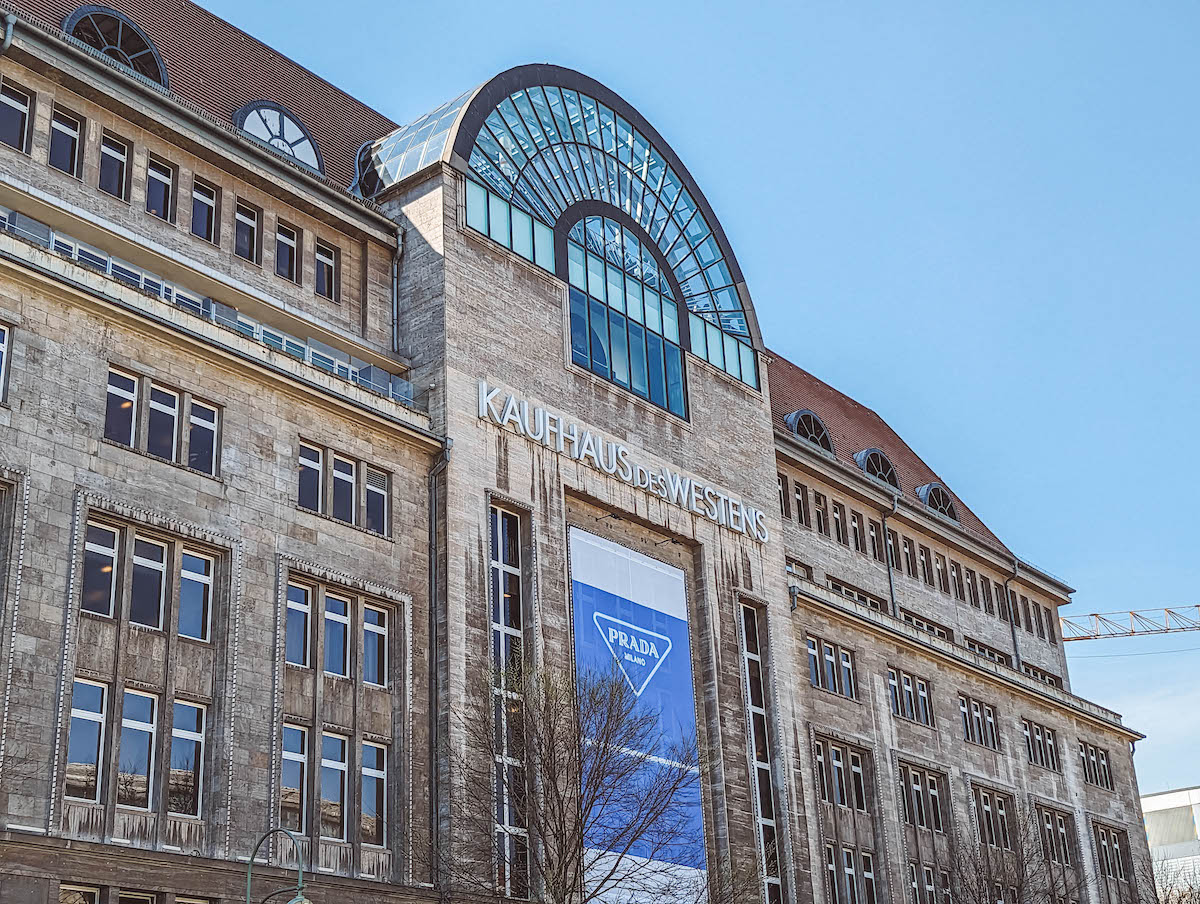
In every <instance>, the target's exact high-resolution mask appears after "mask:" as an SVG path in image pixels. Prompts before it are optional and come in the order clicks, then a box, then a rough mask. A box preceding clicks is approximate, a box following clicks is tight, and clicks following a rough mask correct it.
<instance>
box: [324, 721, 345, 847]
mask: <svg viewBox="0 0 1200 904" xmlns="http://www.w3.org/2000/svg"><path fill="white" fill-rule="evenodd" d="M348 746H349V742H348V741H347V740H346V739H345V738H343V737H341V736H339V735H334V734H322V735H321V837H322V838H332V839H333V840H334V841H345V840H346V754H347V747H348Z"/></svg>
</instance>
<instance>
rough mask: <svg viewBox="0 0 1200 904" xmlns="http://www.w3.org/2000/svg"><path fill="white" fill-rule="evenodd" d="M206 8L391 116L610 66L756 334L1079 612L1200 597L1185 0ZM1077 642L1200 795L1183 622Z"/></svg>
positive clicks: (1198, 328) (1193, 148) (1191, 663)
mask: <svg viewBox="0 0 1200 904" xmlns="http://www.w3.org/2000/svg"><path fill="white" fill-rule="evenodd" d="M205 4H206V5H207V6H208V7H209V8H210V9H212V10H214V11H215V12H217V13H218V14H220V15H222V16H225V17H226V18H228V19H230V20H231V21H233V22H234V23H235V24H237V25H238V26H240V27H242V28H244V29H246V30H247V31H249V32H250V33H252V34H254V35H256V36H257V37H260V38H262V39H263V40H265V41H266V42H267V43H269V44H271V45H273V46H275V47H277V48H279V49H280V50H282V51H283V52H285V53H287V54H288V55H290V56H292V57H293V58H295V59H296V60H298V61H299V62H301V63H302V64H304V65H307V66H309V67H310V68H312V69H314V70H316V71H317V72H318V73H320V74H321V75H323V76H325V77H326V78H328V79H330V80H331V81H333V82H334V83H335V84H337V85H339V86H340V87H342V88H343V89H345V90H347V91H349V92H350V93H351V94H353V95H356V96H357V97H360V98H362V99H363V100H364V101H366V102H367V103H369V104H371V105H373V106H374V107H376V108H377V109H379V110H381V111H382V112H384V113H385V114H387V115H388V116H390V117H391V118H392V119H395V120H396V121H398V122H405V121H408V120H410V119H413V118H416V117H417V116H419V115H421V114H423V113H425V112H427V111H428V110H430V109H432V108H433V107H434V106H436V105H437V104H439V103H441V102H442V101H444V100H448V99H450V98H451V97H454V96H456V95H457V94H459V93H460V92H462V91H463V90H465V89H466V88H468V87H471V86H473V85H475V84H478V83H480V82H483V81H485V80H486V79H487V78H488V77H490V76H491V75H493V74H495V73H497V72H499V71H501V70H503V69H506V68H508V67H510V66H513V65H516V64H519V63H527V62H553V63H558V64H561V65H565V66H569V67H571V68H574V69H579V70H581V71H583V72H585V73H587V74H589V75H591V76H593V77H595V78H597V79H598V80H600V81H601V82H603V83H605V84H607V85H608V86H609V87H611V88H613V89H614V90H615V91H617V93H619V94H621V95H622V96H624V97H625V98H626V99H627V100H629V101H630V102H631V103H633V104H634V106H636V107H637V108H638V109H639V110H641V112H642V113H643V114H644V115H645V116H646V117H647V118H648V119H649V120H650V122H652V123H653V124H654V125H655V126H656V127H657V128H658V130H659V131H660V132H661V133H662V134H663V136H664V137H665V138H666V139H667V140H668V141H669V142H670V143H671V145H672V146H673V147H674V148H675V150H676V151H677V152H678V153H679V155H680V156H681V157H682V158H683V160H684V162H685V163H686V164H687V165H688V167H689V168H690V169H691V172H692V174H693V176H694V177H695V178H696V180H697V182H698V183H699V184H700V185H701V187H702V188H703V189H704V191H705V193H706V194H707V196H708V199H709V201H710V202H711V203H712V205H713V207H714V208H715V210H716V211H717V215H718V217H720V219H721V221H722V223H723V225H724V227H725V231H726V232H727V233H728V235H729V238H730V241H731V242H732V244H733V247H734V249H735V251H736V252H737V254H738V257H739V260H740V261H741V264H742V268H743V270H744V271H745V274H746V277H747V280H748V282H749V285H750V290H751V293H752V296H753V298H754V300H755V304H756V307H757V310H758V316H759V320H760V322H761V324H762V327H763V331H764V333H765V334H766V335H767V337H768V340H767V341H768V343H769V344H770V345H771V346H772V347H774V348H775V349H777V350H778V351H780V352H781V353H783V354H785V355H787V356H788V357H789V358H791V359H792V360H794V361H796V362H798V363H799V364H801V365H802V366H803V367H805V368H807V369H809V370H811V371H812V372H814V373H816V374H817V375H818V376H820V377H821V378H823V379H825V380H827V381H829V382H830V383H832V384H833V385H835V386H837V387H838V388H839V389H841V390H843V391H845V392H847V393H849V394H850V395H852V396H853V397H855V398H856V399H858V400H859V401H861V402H863V403H864V404H867V405H870V406H871V407H873V408H874V409H875V410H876V411H878V412H879V413H880V414H881V415H882V416H883V417H884V418H885V419H886V420H887V421H889V422H890V423H891V424H892V426H893V427H895V428H896V430H897V431H898V432H899V433H900V434H901V435H902V436H904V437H905V438H906V439H907V440H908V442H909V443H910V444H911V445H912V446H913V447H914V448H915V449H916V450H917V452H918V453H919V454H921V455H922V456H923V457H924V458H925V459H926V460H927V461H928V462H929V464H930V465H931V466H932V467H933V468H934V469H935V470H937V471H938V472H939V473H940V474H941V475H942V477H943V478H944V479H945V480H946V482H947V483H948V484H949V485H950V486H951V487H952V488H953V489H954V490H955V492H957V493H958V494H959V495H960V496H961V497H962V498H963V499H964V500H966V502H967V503H968V504H969V505H970V506H971V507H972V508H973V509H974V510H975V511H976V512H977V513H978V514H979V515H980V516H981V517H982V518H983V519H984V521H986V522H987V523H988V525H989V526H990V527H991V528H992V529H993V530H994V531H995V532H996V533H997V534H998V535H999V536H1000V537H1001V538H1002V539H1004V540H1005V541H1006V542H1007V543H1008V544H1009V545H1010V546H1011V547H1012V548H1013V549H1014V550H1015V551H1016V552H1017V553H1018V554H1020V555H1022V556H1024V557H1026V558H1028V559H1029V560H1030V561H1032V562H1035V563H1037V564H1039V565H1041V566H1043V567H1045V568H1047V569H1049V570H1051V571H1053V572H1055V573H1057V574H1060V575H1062V576H1063V577H1064V578H1066V579H1067V580H1068V581H1069V582H1070V583H1071V584H1073V585H1074V586H1075V587H1077V588H1078V593H1077V594H1076V597H1075V598H1076V600H1077V602H1076V604H1075V605H1074V606H1073V607H1072V610H1071V611H1076V612H1095V611H1100V612H1107V611H1112V610H1124V609H1130V608H1148V607H1153V606H1158V605H1164V604H1185V603H1196V602H1200V594H1197V593H1196V591H1195V589H1194V588H1195V586H1196V584H1197V581H1198V579H1200V565H1198V564H1197V542H1198V541H1200V530H1198V528H1197V525H1198V524H1200V493H1198V492H1197V477H1198V475H1197V474H1196V473H1192V472H1191V468H1193V467H1195V466H1196V459H1197V456H1196V453H1195V452H1194V451H1192V450H1193V449H1194V447H1196V446H1197V444H1198V441H1200V435H1198V434H1200V426H1198V418H1200V404H1198V403H1197V387H1198V386H1200V364H1198V356H1197V353H1196V350H1195V343H1196V338H1197V335H1198V334H1200V313H1198V311H1200V304H1198V302H1200V288H1198V287H1200V228H1198V226H1200V223H1198V218H1200V178H1198V172H1197V169H1198V167H1197V162H1198V159H1200V158H1198V155H1197V149H1198V148H1200V116H1198V115H1197V100H1196V91H1197V87H1196V86H1197V85H1200V54H1197V53H1196V39H1197V35H1198V34H1200V5H1196V4H1194V3H1185V2H1176V3H1137V4H1123V3H1111V2H1090V3H1083V2H1074V3H1070V2H1064V3H1054V4H1046V3H1040V2H1033V0H1028V2H1021V0H1018V2H1012V3H999V4H980V3H968V4H964V3H940V4H928V3H920V2H910V3H902V4H899V3H870V2H863V3H833V2H825V3H817V4H813V3H776V4H761V5H760V4H755V3H727V4H723V5H721V6H717V5H711V6H710V5H706V4H698V3H682V2H657V3H645V2H640V3H630V2H606V3H604V4H599V5H597V4H594V3H593V4H575V3H548V2H547V3H540V2H538V3H534V2H520V0H514V2H509V3H499V4H497V3H476V2H459V3H436V4H435V3H394V4H393V3H383V2H379V0H374V2H364V0H342V2H339V3H337V4H333V5H330V4H328V3H315V2H311V0H300V2H299V3H296V4H292V5H291V6H289V7H288V12H287V14H286V15H280V13H279V8H278V6H277V5H276V4H267V3H261V2H260V3H246V2H238V3H234V2H231V0H205ZM1181 469H1182V470H1181ZM1184 472H1187V473H1184ZM1189 475H1190V476H1189ZM1068 649H1069V652H1070V654H1071V660H1072V669H1071V672H1072V676H1073V681H1074V687H1075V691H1076V692H1077V693H1080V694H1082V695H1084V696H1087V697H1090V698H1092V699H1095V700H1097V701H1098V702H1101V703H1104V704H1106V705H1109V706H1111V707H1113V708H1115V709H1117V710H1118V711H1120V712H1122V713H1123V714H1124V715H1125V717H1126V722H1127V724H1130V725H1132V726H1133V727H1135V728H1138V729H1140V730H1142V731H1144V732H1145V733H1147V734H1148V735H1149V736H1150V738H1149V739H1148V740H1147V741H1143V742H1141V743H1140V744H1139V745H1138V752H1137V757H1136V763H1137V767H1138V772H1139V777H1140V782H1141V787H1142V790H1143V792H1148V791H1156V790H1163V789H1165V788H1168V787H1178V786H1185V785H1197V784H1200V759H1198V758H1197V757H1196V755H1195V751H1194V745H1195V743H1196V741H1197V740H1200V682H1197V680H1196V672H1197V670H1198V669H1200V632H1196V633H1190V634H1187V633H1185V634H1178V635H1171V636H1166V637H1160V638H1149V639H1146V640H1138V641H1131V640H1122V641H1107V642H1103V643H1100V642H1088V643H1075V644H1072V645H1070V647H1069V648H1068ZM1172 651H1176V652H1172ZM1177 651H1187V652H1177ZM1130 654H1139V655H1130ZM1140 654H1148V655H1140ZM1085 657H1087V658H1085ZM1093 657H1103V658H1093Z"/></svg>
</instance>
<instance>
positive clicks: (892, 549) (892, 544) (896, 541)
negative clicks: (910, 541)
mask: <svg viewBox="0 0 1200 904" xmlns="http://www.w3.org/2000/svg"><path fill="white" fill-rule="evenodd" d="M886 534H887V537H886V540H887V564H888V567H889V568H897V567H899V566H898V565H897V563H896V552H897V550H899V548H900V538H899V537H898V536H897V535H896V532H895V531H894V530H888V531H886Z"/></svg>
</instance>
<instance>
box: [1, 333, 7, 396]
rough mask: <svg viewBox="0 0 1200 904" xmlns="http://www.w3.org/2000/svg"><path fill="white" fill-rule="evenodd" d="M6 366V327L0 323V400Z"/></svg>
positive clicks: (4, 384)
mask: <svg viewBox="0 0 1200 904" xmlns="http://www.w3.org/2000/svg"><path fill="white" fill-rule="evenodd" d="M7 368H8V327H6V326H4V324H0V401H3V400H4V395H5V387H6V385H7V384H6V382H5V377H6V376H7Z"/></svg>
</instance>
